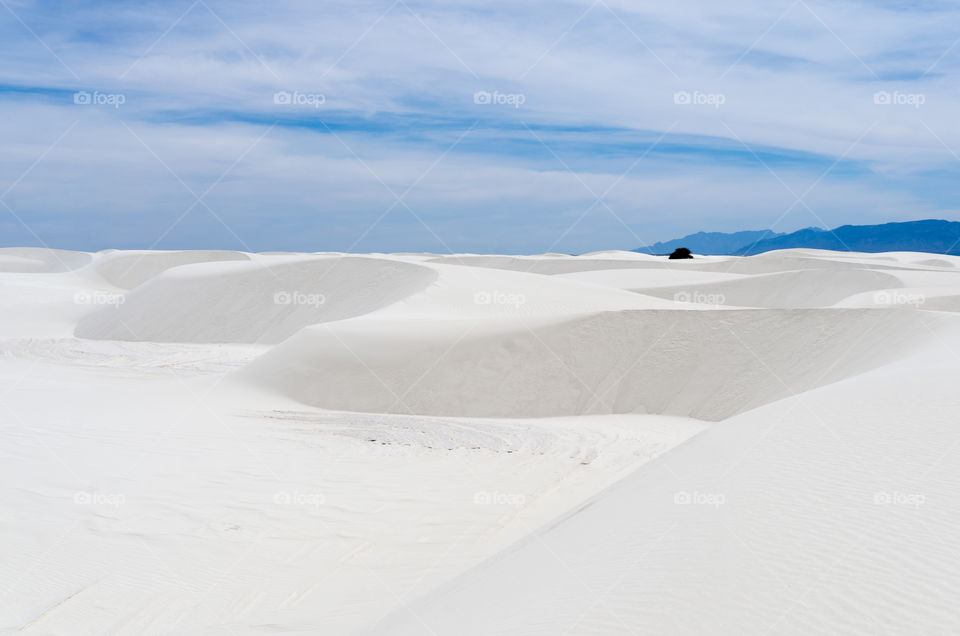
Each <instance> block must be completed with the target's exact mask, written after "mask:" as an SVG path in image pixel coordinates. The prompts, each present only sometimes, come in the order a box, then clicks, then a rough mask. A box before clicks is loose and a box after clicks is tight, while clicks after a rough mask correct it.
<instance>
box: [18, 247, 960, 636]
mask: <svg viewBox="0 0 960 636" xmlns="http://www.w3.org/2000/svg"><path fill="white" fill-rule="evenodd" d="M958 264H960V259H957V258H953V257H942V256H932V255H929V254H912V253H889V254H846V253H845V254H837V253H832V252H825V251H820V250H786V251H779V252H772V253H768V254H764V255H760V256H756V257H750V258H734V257H704V258H697V259H694V260H691V261H682V262H681V261H673V262H668V261H666V260H665V259H663V258H659V257H651V256H648V255H640V254H630V253H626V252H602V253H595V254H589V255H585V256H581V257H570V256H563V255H545V256H542V257H511V256H477V255H456V256H435V255H429V254H396V255H370V256H346V255H335V254H241V253H235V252H216V251H208V252H116V251H109V252H102V253H97V254H84V253H76V252H63V251H56V252H48V251H44V250H36V249H32V248H31V249H4V250H0V308H2V313H0V440H2V444H0V452H2V456H0V459H2V461H0V519H3V523H0V583H2V585H0V633H2V634H8V633H9V634H21V633H23V634H106V633H109V634H277V633H283V634H361V633H363V634H385V635H386V634H390V635H393V634H435V635H444V636H445V635H447V634H516V635H527V634H543V635H550V636H553V635H559V634H625V633H637V634H657V635H660V634H705V633H709V634H764V633H770V634H810V633H835V634H871V635H872V634H920V633H922V634H951V633H958V632H960V612H957V610H956V607H957V599H958V598H960V568H958V563H960V540H958V538H957V537H958V536H960V535H958V534H957V531H956V528H957V527H958V526H960V428H958V423H960V417H958V416H960V392H958V390H957V387H958V386H960V382H958V381H960V316H958V315H957V312H958V311H960V278H958V277H960V268H958V267H957V266H958Z"/></svg>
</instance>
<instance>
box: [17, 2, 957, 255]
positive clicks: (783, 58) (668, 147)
mask: <svg viewBox="0 0 960 636" xmlns="http://www.w3.org/2000/svg"><path fill="white" fill-rule="evenodd" d="M957 24H960V6H958V5H957V4H956V3H952V2H937V1H930V2H919V1H909V0H902V1H898V0H871V1H864V2H854V1H843V0H833V1H830V2H826V1H815V0H783V1H781V0H739V1H738V2H734V3H721V2H716V1H715V0H676V1H674V2H626V1H621V0H596V1H589V0H584V1H571V2H556V1H554V2H540V1H530V2H523V3H517V2H499V1H498V0H493V1H490V0H487V1H484V2H472V1H460V0H447V1H445V2H418V1H414V0H387V1H376V2H373V1H371V2H364V1H360V2H337V1H323V2H316V1H311V2H306V1H305V2H272V3H259V2H258V3H252V2H220V1H218V0H195V1H194V0H189V1H180V0H167V1H164V2H85V1H83V0H71V1H61V2H52V1H51V2H28V1H25V0H0V51H2V56H3V62H4V63H3V64H2V65H0V131H2V133H0V134H2V140H3V144H2V149H3V152H2V153H0V244H2V245H5V246H11V245H49V246H51V247H61V248H69V249H82V250H98V249H105V248H154V249H174V248H224V249H241V250H250V251H261V250H304V251H317V250H331V251H354V252H370V251H433V252H451V251H453V252H462V251H474V252H520V253H533V252H544V251H555V252H574V253H579V252H585V251H591V250H600V249H630V248H634V247H638V246H640V245H644V244H648V243H653V242H655V241H657V240H666V239H670V238H674V237H676V236H681V235H684V234H688V233H691V232H695V231H699V230H707V231H736V230H742V229H760V228H772V229H775V230H777V231H792V230H795V229H798V228H803V227H808V226H822V227H834V226H837V225H842V224H847V223H880V222H885V221H894V220H912V219H920V218H944V219H951V220H958V219H960V214H958V211H960V205H958V201H960V179H958V176H960V169H958V168H960V155H958V153H960V128H958V127H957V126H956V124H955V122H956V118H957V114H956V106H957V104H958V103H960V100H958V93H960V84H958V82H957V81H956V77H957V70H958V67H960V33H958V32H957V30H956V28H955V25H957Z"/></svg>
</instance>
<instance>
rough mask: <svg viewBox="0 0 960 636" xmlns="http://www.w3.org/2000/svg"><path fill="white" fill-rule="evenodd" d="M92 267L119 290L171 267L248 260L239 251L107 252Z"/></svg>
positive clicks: (100, 255) (135, 284)
mask: <svg viewBox="0 0 960 636" xmlns="http://www.w3.org/2000/svg"><path fill="white" fill-rule="evenodd" d="M97 256H98V258H97V260H96V264H95V268H96V271H97V273H98V274H99V275H100V276H102V277H103V279H104V280H106V281H107V282H108V283H110V284H111V285H113V286H115V287H119V288H121V289H133V288H134V287H136V286H137V285H139V284H141V283H143V282H145V281H148V280H150V279H151V278H153V277H154V276H157V275H158V274H161V273H163V272H165V271H167V270H168V269H171V268H173V267H179V266H180V265H191V264H193V263H209V262H215V261H246V260H250V257H249V256H248V255H247V254H243V253H242V252H226V251H218V250H196V251H187V252H151V251H142V252H133V251H123V252H119V251H116V250H109V251H107V252H101V253H100V254H97Z"/></svg>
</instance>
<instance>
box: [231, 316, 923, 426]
mask: <svg viewBox="0 0 960 636" xmlns="http://www.w3.org/2000/svg"><path fill="white" fill-rule="evenodd" d="M927 321H928V322H934V321H932V320H931V319H930V318H929V317H928V318H927ZM928 337H929V336H928V334H927V333H926V332H925V331H924V329H923V325H922V324H921V320H920V318H919V317H918V315H917V313H916V312H913V311H909V310H903V311H884V312H872V311H869V310H832V311H804V310H783V311H774V310H765V311H763V310H761V311H757V310H754V311H722V312H716V311H714V312H711V311H702V312H701V311H659V310H647V311H617V312H605V313H598V314H595V315H590V316H584V317H577V318H572V319H566V320H562V321H561V320H558V319H554V320H552V321H536V322H525V321H522V320H520V319H515V320H512V321H500V322H497V323H480V322H477V321H469V320H459V321H456V320H447V321H423V320H411V321H399V320H389V321H388V320H363V321H354V322H341V323H336V324H331V325H324V326H318V327H310V328H308V329H304V330H303V331H302V332H300V333H299V334H297V335H296V336H294V337H293V338H291V339H290V340H288V341H287V342H284V343H283V344H281V345H279V346H277V347H276V348H274V349H273V350H272V351H270V352H268V353H267V354H265V355H264V356H263V357H262V358H260V359H258V360H257V361H256V362H254V363H253V364H251V365H250V366H249V367H247V368H245V369H244V370H243V371H242V372H240V373H239V374H238V375H239V376H240V377H242V378H243V379H245V380H247V381H249V382H251V383H252V384H255V385H257V386H262V387H269V388H271V389H274V390H276V391H277V392H279V393H281V394H284V395H286V396H288V397H291V398H293V399H295V400H297V401H299V402H302V403H304V404H309V405H311V406H319V407H323V408H330V409H337V410H352V411H365V412H387V413H416V414H421V415H460V416H471V417H508V416H513V417H550V416H560V415H590V414H609V413H656V414H667V415H681V416H686V417H695V418H698V419H702V420H710V421H717V420H722V419H724V418H727V417H730V416H732V415H735V414H737V413H740V412H742V411H745V410H749V409H752V408H756V407H758V406H760V405H762V404H766V403H767V402H771V401H775V400H778V399H780V398H783V397H786V396H788V395H790V391H791V387H793V390H799V391H805V390H809V389H812V388H815V387H816V386H820V385H821V384H826V383H830V382H834V381H837V380H838V379H840V378H844V377H849V376H852V375H856V374H859V373H863V372H865V371H869V370H871V369H873V368H876V367H878V366H881V365H883V364H885V363H887V362H889V361H893V360H897V359H898V358H899V357H901V356H903V355H905V353H908V352H910V351H911V350H912V349H913V348H914V347H915V346H917V344H919V343H922V342H924V341H925V340H926V339H927V338H928ZM493 395H495V396H496V399H495V400H491V399H490V396H493Z"/></svg>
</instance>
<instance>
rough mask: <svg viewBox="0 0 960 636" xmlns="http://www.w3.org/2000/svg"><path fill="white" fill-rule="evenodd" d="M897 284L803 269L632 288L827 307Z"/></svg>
mask: <svg viewBox="0 0 960 636" xmlns="http://www.w3.org/2000/svg"><path fill="white" fill-rule="evenodd" d="M897 287H903V283H902V282H901V281H900V279H899V278H897V277H896V276H892V275H890V274H885V273H883V272H875V271H872V270H868V269H837V270H830V269H805V270H798V271H793V272H778V273H774V274H761V275H757V276H751V277H750V278H746V279H736V280H724V281H719V282H716V283H706V284H703V283H699V284H695V285H678V286H675V287H658V288H653V289H647V288H644V289H635V290H634V291H637V292H640V293H642V294H647V295H649V296H657V297H660V298H668V299H678V298H679V299H689V301H688V302H696V300H697V298H698V297H701V296H706V297H713V298H716V299H722V300H717V301H715V302H721V303H722V304H726V305H735V306H739V307H773V308H775V307H784V308H786V307H829V306H831V305H833V304H834V303H837V302H839V301H841V300H843V299H844V298H847V297H848V296H852V295H854V294H859V293H863V292H865V291H872V290H879V289H888V288H897Z"/></svg>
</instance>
